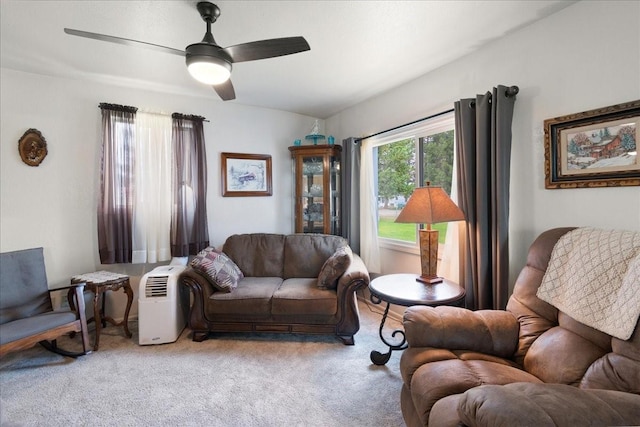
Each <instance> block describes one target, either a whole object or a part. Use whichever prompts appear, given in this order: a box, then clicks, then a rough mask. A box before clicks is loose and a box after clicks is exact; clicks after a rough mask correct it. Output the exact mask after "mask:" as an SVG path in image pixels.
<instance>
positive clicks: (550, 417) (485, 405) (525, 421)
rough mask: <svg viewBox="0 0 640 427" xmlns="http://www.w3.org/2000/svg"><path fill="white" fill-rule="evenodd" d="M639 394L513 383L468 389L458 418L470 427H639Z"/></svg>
mask: <svg viewBox="0 0 640 427" xmlns="http://www.w3.org/2000/svg"><path fill="white" fill-rule="evenodd" d="M638 408H640V395H637V394H633V393H624V392H621V391H614V390H595V389H593V390H589V389H580V388H577V387H574V386H570V385H566V384H534V383H511V384H506V385H483V386H480V387H474V388H472V389H470V390H467V391H466V392H465V393H464V394H462V396H461V397H460V400H459V401H458V416H459V417H460V421H462V423H463V424H464V425H468V426H478V427H481V426H514V425H518V426H570V425H571V426H578V425H602V426H605V425H640V411H638Z"/></svg>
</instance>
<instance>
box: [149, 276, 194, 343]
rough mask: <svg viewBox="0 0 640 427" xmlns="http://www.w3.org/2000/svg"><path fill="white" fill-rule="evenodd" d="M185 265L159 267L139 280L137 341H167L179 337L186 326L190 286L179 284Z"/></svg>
mask: <svg viewBox="0 0 640 427" xmlns="http://www.w3.org/2000/svg"><path fill="white" fill-rule="evenodd" d="M185 268H186V267H185V266H182V265H165V266H162V267H156V268H155V269H153V270H152V271H150V272H148V273H147V274H145V275H144V276H143V277H142V279H141V280H140V288H139V293H138V343H139V344H140V345H149V344H165V343H170V342H174V341H175V340H177V339H178V337H179V336H180V334H181V333H182V330H183V329H184V327H185V325H186V319H187V313H188V311H189V289H188V288H187V287H186V286H178V276H179V275H180V273H182V271H184V269H185Z"/></svg>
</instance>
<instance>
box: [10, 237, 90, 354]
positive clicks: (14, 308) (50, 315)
mask: <svg viewBox="0 0 640 427" xmlns="http://www.w3.org/2000/svg"><path fill="white" fill-rule="evenodd" d="M72 287H74V288H75V300H76V301H75V302H76V304H75V306H76V307H78V311H77V313H76V312H74V311H70V310H66V311H54V310H53V308H52V305H51V297H50V295H49V293H50V290H49V287H48V285H47V276H46V271H45V266H44V256H43V250H42V248H34V249H25V250H21V251H14V252H5V253H2V254H0V356H4V355H5V354H7V353H9V352H12V351H18V350H24V349H27V348H30V347H33V346H34V345H35V344H37V343H40V344H41V345H42V346H43V347H45V348H46V349H48V350H51V351H53V352H56V353H58V354H62V355H64V356H69V357H77V356H81V355H83V354H87V353H89V335H88V332H87V319H86V317H85V311H84V297H83V290H84V284H79V285H72ZM61 289H66V288H61ZM56 290H58V289H56ZM75 332H80V336H81V339H82V347H83V351H82V352H79V353H71V352H68V351H65V350H63V349H61V348H58V346H57V343H56V339H57V338H58V337H60V336H62V335H64V334H66V333H75Z"/></svg>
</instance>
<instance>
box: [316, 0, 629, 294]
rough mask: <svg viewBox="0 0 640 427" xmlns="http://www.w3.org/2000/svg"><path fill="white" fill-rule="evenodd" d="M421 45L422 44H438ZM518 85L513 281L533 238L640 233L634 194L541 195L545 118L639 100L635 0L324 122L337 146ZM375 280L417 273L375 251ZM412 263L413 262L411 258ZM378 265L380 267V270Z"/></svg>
mask: <svg viewBox="0 0 640 427" xmlns="http://www.w3.org/2000/svg"><path fill="white" fill-rule="evenodd" d="M437 42H438V41H437V40H425V43H437ZM498 84H503V85H507V86H510V85H517V86H519V88H520V93H519V94H518V95H517V101H516V104H515V115H514V120H513V126H512V131H513V148H512V163H511V177H512V178H511V203H510V209H511V216H510V248H511V251H510V252H511V263H510V264H511V269H510V271H511V283H513V281H515V275H516V274H517V273H518V272H519V271H520V269H521V268H522V266H523V265H524V262H525V257H526V252H527V250H528V247H529V245H530V244H531V242H532V241H533V239H535V237H536V236H537V235H538V234H539V233H540V232H542V231H544V230H545V229H548V228H551V227H557V226H595V227H606V228H615V229H629V230H638V231H640V187H627V188H620V187H617V188H600V189H572V190H569V189H565V190H545V188H544V128H543V122H544V120H545V119H547V118H553V117H558V116H563V115H566V114H571V113H577V112H581V111H586V110H591V109H595V108H600V107H606V106H609V105H614V104H618V103H622V102H627V101H633V100H638V99H640V2H637V1H626V2H619V1H582V2H579V3H576V4H574V5H572V6H570V7H568V8H566V9H564V10H562V11H560V12H559V13H557V14H555V15H552V16H551V17H549V18H546V19H544V20H542V21H539V22H537V23H535V24H533V25H531V26H528V27H525V28H522V29H520V30H519V31H516V32H514V33H512V34H509V35H507V36H505V37H503V38H501V39H499V40H497V41H495V42H493V43H491V44H490V45H489V46H487V47H485V48H482V49H481V50H480V51H478V52H476V53H475V54H472V55H469V56H467V57H465V58H463V59H461V60H458V61H456V62H454V63H451V64H449V65H447V66H444V67H442V68H440V69H438V70H436V71H433V72H431V73H429V74H427V75H425V76H423V77H421V78H419V79H417V80H415V81H413V82H411V83H409V84H406V85H404V86H402V87H399V88H397V89H395V90H392V91H390V92H388V93H385V94H383V95H381V96H378V97H376V98H374V99H371V100H368V101H366V102H363V103H361V104H359V105H356V106H355V107H352V108H349V109H347V110H345V111H343V112H341V113H340V114H337V115H335V116H333V117H331V118H329V119H327V121H326V128H327V132H328V133H331V134H333V135H336V137H339V138H340V139H342V138H346V137H349V136H355V137H360V136H366V135H370V134H372V133H375V132H378V131H382V130H384V129H388V128H391V127H394V126H397V125H400V124H403V123H407V122H410V121H412V120H416V119H419V118H421V117H426V116H429V115H431V114H434V113H437V112H440V111H444V110H448V109H450V108H453V103H454V101H456V100H458V99H461V98H469V97H474V96H475V94H476V93H484V92H486V91H488V90H491V88H492V87H494V86H496V85H498ZM383 256H384V257H385V259H386V260H387V263H386V264H384V265H383V268H389V270H386V271H383V273H390V272H395V271H392V269H394V270H397V268H398V267H397V266H401V267H400V268H411V266H413V268H414V269H415V271H413V272H416V273H417V272H419V263H417V262H416V261H415V259H414V260H412V259H411V258H412V257H411V256H406V255H404V254H398V253H390V252H388V251H385V252H383ZM414 258H415V257H414ZM385 265H386V266H387V267H385Z"/></svg>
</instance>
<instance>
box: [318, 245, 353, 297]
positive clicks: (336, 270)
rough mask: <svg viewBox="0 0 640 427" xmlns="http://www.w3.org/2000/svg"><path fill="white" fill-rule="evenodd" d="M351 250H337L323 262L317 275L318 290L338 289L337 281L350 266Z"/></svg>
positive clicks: (344, 247)
mask: <svg viewBox="0 0 640 427" xmlns="http://www.w3.org/2000/svg"><path fill="white" fill-rule="evenodd" d="M351 256H352V252H351V248H350V247H349V246H343V247H341V248H338V249H337V250H336V251H335V252H334V253H333V255H331V256H330V257H329V259H327V260H326V261H325V262H324V265H323V266H322V268H321V269H320V274H319V275H318V288H320V289H336V288H337V287H338V279H339V278H340V276H342V275H343V274H344V272H345V271H347V268H349V265H350V264H351Z"/></svg>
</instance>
